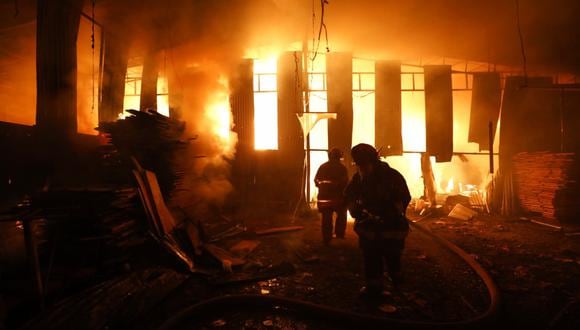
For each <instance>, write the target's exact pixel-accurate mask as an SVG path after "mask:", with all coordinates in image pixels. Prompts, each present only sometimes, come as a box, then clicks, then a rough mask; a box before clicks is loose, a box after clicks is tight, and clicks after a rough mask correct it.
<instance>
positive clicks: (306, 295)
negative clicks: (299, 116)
mask: <svg viewBox="0 0 580 330" xmlns="http://www.w3.org/2000/svg"><path fill="white" fill-rule="evenodd" d="M265 223H268V224H269V225H271V226H274V225H288V224H298V225H304V226H305V230H303V231H299V232H295V233H288V234H281V235H275V236H270V237H265V238H261V239H260V244H259V246H258V247H257V248H256V249H255V250H254V251H253V252H252V253H251V254H249V255H248V258H249V259H250V260H252V262H254V263H257V264H260V265H270V264H276V263H279V262H281V261H286V262H289V263H291V264H292V265H294V267H295V272H294V273H293V274H291V275H287V276H279V277H276V278H273V279H270V280H266V281H257V282H254V283H249V284H244V285H230V286H224V287H218V288H213V289H208V288H206V289H205V295H207V296H216V295H223V294H238V293H248V294H263V295H281V296H285V297H292V298H297V299H301V300H305V301H309V302H314V303H318V304H323V305H328V306H332V307H337V308H341V309H344V310H349V311H356V312H360V313H365V314H371V315H375V316H384V317H389V318H399V319H409V320H423V321H437V322H438V321H452V320H461V319H467V318H470V317H473V316H475V315H477V314H479V313H482V312H483V311H484V310H485V309H486V307H487V305H488V298H487V292H486V290H485V287H484V286H483V283H482V282H481V280H480V279H479V278H478V277H477V276H476V275H475V274H474V273H473V272H472V270H471V269H470V268H469V267H468V266H466V264H465V263H464V262H463V261H462V260H461V259H460V258H458V257H457V256H455V255H454V254H452V253H450V252H449V251H447V250H446V249H444V248H442V247H441V246H440V245H438V244H437V243H435V242H434V241H433V240H432V239H431V238H430V237H429V236H427V235H425V234H422V233H421V232H419V231H417V230H414V231H412V232H411V233H410V235H409V237H408V239H407V245H406V249H405V252H404V256H403V264H404V271H403V273H404V277H405V282H404V284H403V286H402V287H401V288H400V289H399V290H394V289H393V288H392V287H391V286H390V283H389V281H388V279H385V283H386V285H387V291H388V292H389V294H390V295H389V296H387V297H386V298H385V299H384V301H382V302H381V303H379V304H368V303H366V302H365V301H364V300H363V299H361V298H360V297H359V294H358V290H359V288H360V286H362V285H363V273H362V261H361V254H360V250H359V249H358V246H357V238H356V234H354V233H353V231H352V224H351V223H349V228H348V230H347V236H346V239H345V240H338V239H334V240H333V241H332V243H331V245H330V246H329V247H326V246H324V245H322V244H321V237H320V236H321V235H320V229H319V225H320V221H319V219H318V217H314V218H309V219H297V220H292V219H289V218H288V217H276V218H269V219H253V220H248V221H247V225H248V226H250V227H251V226H256V227H260V226H264V224H265ZM420 224H421V225H423V226H425V227H427V228H429V229H431V230H432V231H433V232H435V233H437V234H439V235H441V236H442V237H444V238H446V239H448V240H450V241H452V242H454V243H456V244H457V245H459V246H460V247H462V248H463V249H465V250H466V251H467V252H468V253H470V254H471V255H472V256H473V257H474V258H475V259H476V260H477V261H479V262H480V263H481V264H482V265H483V266H484V268H485V269H486V270H487V271H488V272H489V273H490V274H491V275H492V277H493V278H494V279H495V281H496V283H497V284H498V286H499V288H500V290H501V292H502V297H503V304H502V308H501V311H500V315H499V320H498V323H499V324H502V326H508V327H510V328H514V327H515V328H520V327H522V328H523V327H526V328H529V329H577V328H578V325H579V320H578V317H577V315H580V313H579V311H580V305H579V304H578V298H579V297H580V296H579V293H580V291H579V287H578V285H579V284H578V281H577V279H578V275H580V259H579V258H578V251H579V249H578V248H579V245H578V241H577V237H568V236H565V235H564V234H563V233H562V232H554V231H552V230H550V229H545V228H544V227H541V226H539V225H536V224H532V223H530V222H524V221H520V220H517V221H516V220H510V219H504V218H498V217H491V216H479V217H477V218H476V219H473V220H469V221H460V220H455V219H450V218H447V217H441V218H430V219H422V220H421V222H420ZM236 243H237V241H236V240H232V241H230V242H227V244H225V246H226V247H228V246H233V245H235V244H236ZM298 255H301V256H302V257H301V258H300V257H298ZM304 255H307V256H309V257H314V258H311V259H313V260H312V261H310V262H304ZM188 290H189V291H188ZM184 292H185V296H194V295H196V293H197V294H198V296H199V292H200V289H199V286H198V285H192V287H191V288H189V289H187V288H186V289H185V291H184ZM179 300H180V298H179V297H176V298H175V301H174V302H172V303H170V305H172V304H175V305H173V306H175V307H177V306H178V305H180V303H179V302H178V301H179ZM197 326H198V327H202V328H207V329H212V328H224V329H239V328H246V329H267V328H271V327H275V328H309V329H310V328H314V329H319V328H320V329H326V328H337V327H339V326H340V325H338V324H333V323H332V322H331V321H329V320H303V319H301V318H300V316H299V315H295V316H290V317H289V316H287V315H284V314H276V313H266V314H264V313H260V312H252V313H245V312H244V313H241V312H240V313H236V312H234V313H229V312H228V313H217V314H216V315H213V316H211V317H209V316H208V318H207V319H206V320H203V321H200V323H198V324H197Z"/></svg>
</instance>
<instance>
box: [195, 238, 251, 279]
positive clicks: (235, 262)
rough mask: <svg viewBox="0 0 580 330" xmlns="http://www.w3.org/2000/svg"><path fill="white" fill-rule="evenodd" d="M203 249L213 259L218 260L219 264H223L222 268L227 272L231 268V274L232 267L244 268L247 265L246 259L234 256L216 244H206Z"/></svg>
mask: <svg viewBox="0 0 580 330" xmlns="http://www.w3.org/2000/svg"><path fill="white" fill-rule="evenodd" d="M203 249H204V250H205V251H206V252H207V253H209V254H210V255H211V256H212V257H214V258H216V259H217V260H218V261H219V262H221V263H222V267H223V268H224V270H226V271H227V270H228V268H230V269H229V270H230V272H231V267H236V266H242V265H243V264H245V263H246V260H245V259H242V258H238V257H236V256H234V255H233V254H231V253H229V252H228V251H227V250H224V249H222V248H220V247H219V246H217V245H215V244H211V243H209V244H204V245H203Z"/></svg>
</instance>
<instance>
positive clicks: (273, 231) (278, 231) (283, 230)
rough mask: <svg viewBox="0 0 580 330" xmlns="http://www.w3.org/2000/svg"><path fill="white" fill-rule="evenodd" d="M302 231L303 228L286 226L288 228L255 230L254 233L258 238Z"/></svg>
mask: <svg viewBox="0 0 580 330" xmlns="http://www.w3.org/2000/svg"><path fill="white" fill-rule="evenodd" d="M302 229H304V226H288V227H275V228H268V229H262V230H256V231H255V233H256V235H258V236H263V235H271V234H281V233H288V232H292V231H298V230H302Z"/></svg>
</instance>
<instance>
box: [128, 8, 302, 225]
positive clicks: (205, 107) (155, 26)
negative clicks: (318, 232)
mask: <svg viewBox="0 0 580 330" xmlns="http://www.w3.org/2000/svg"><path fill="white" fill-rule="evenodd" d="M138 7H139V8H145V7H146V6H143V5H142V4H140V5H139V6H138ZM133 14H134V16H133V18H132V19H131V20H130V21H128V22H127V21H126V22H125V23H124V24H129V25H130V26H125V28H124V30H126V31H132V32H133V34H132V35H131V36H130V38H132V39H133V40H132V44H133V45H134V47H133V50H132V53H133V54H136V55H139V54H141V55H142V54H143V52H144V51H145V50H148V49H155V50H157V51H159V52H160V53H161V54H162V56H160V58H162V60H161V61H162V63H161V64H160V66H162V67H163V68H164V70H163V71H164V72H165V74H166V75H167V76H168V77H167V78H168V81H169V82H170V85H169V93H170V94H171V95H170V100H171V99H175V98H177V99H178V102H177V103H178V104H179V109H177V111H178V112H179V114H180V119H181V120H183V121H185V122H186V134H187V136H186V137H185V138H195V139H194V140H192V141H191V142H190V145H189V147H188V148H187V149H186V151H185V152H184V153H182V154H180V155H178V158H177V159H176V160H175V163H176V164H178V167H180V168H181V169H182V177H181V180H180V181H181V184H180V186H179V187H178V188H177V189H176V191H175V193H174V194H173V195H172V198H171V202H172V204H174V205H176V206H180V207H182V208H184V209H185V210H186V211H188V213H190V214H195V215H197V216H199V217H204V216H206V215H207V214H208V212H210V211H212V209H213V208H215V207H219V206H220V205H223V203H224V201H225V199H226V197H227V196H228V194H229V193H230V192H231V191H232V190H233V187H232V184H231V182H230V180H229V176H230V163H231V160H232V159H233V158H234V157H235V145H236V142H237V137H236V135H235V133H234V132H233V131H232V129H233V121H232V115H231V109H230V101H229V95H230V94H231V88H232V86H231V85H230V84H231V82H232V81H233V80H234V79H233V78H234V77H235V76H236V75H237V74H238V72H237V70H238V67H239V64H240V63H241V61H242V60H243V58H244V57H246V56H247V55H248V54H254V55H255V54H257V53H266V52H267V53H271V52H276V51H279V50H280V49H286V48H287V47H288V46H289V45H290V44H291V43H292V41H293V40H297V39H296V38H297V36H298V35H303V32H302V31H298V32H299V33H296V31H294V30H293V29H292V24H291V23H292V22H295V17H294V16H293V15H294V13H293V12H292V11H291V10H284V9H282V8H281V7H279V6H278V5H277V4H276V3H275V2H271V1H197V2H193V1H177V0H175V1H168V2H166V3H159V2H155V3H152V4H151V7H148V10H143V9H141V10H139V11H138V12H134V13H133ZM135 24H136V25H135ZM125 37H128V36H125ZM170 103H171V102H170ZM170 106H172V104H170Z"/></svg>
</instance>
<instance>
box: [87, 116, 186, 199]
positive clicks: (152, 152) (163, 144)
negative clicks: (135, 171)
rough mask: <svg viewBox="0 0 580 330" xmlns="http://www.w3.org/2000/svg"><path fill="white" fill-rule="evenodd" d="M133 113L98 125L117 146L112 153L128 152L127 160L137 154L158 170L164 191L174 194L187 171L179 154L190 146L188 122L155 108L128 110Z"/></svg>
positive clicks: (138, 158) (150, 167) (150, 166)
mask: <svg viewBox="0 0 580 330" xmlns="http://www.w3.org/2000/svg"><path fill="white" fill-rule="evenodd" d="M126 112H127V113H129V114H130V116H128V117H126V118H125V119H121V120H117V121H115V122H110V123H109V122H105V123H101V126H99V127H97V130H99V131H100V132H101V133H104V134H106V136H107V137H108V139H109V143H110V144H111V145H112V146H113V147H114V149H111V150H109V152H110V153H114V152H115V153H118V154H120V155H124V157H125V158H126V159H125V162H126V163H129V164H130V161H129V158H130V157H135V158H136V159H137V160H138V161H139V163H140V164H141V165H142V166H143V167H144V168H145V169H147V170H150V171H152V172H154V173H155V174H156V175H157V178H158V180H159V185H160V187H161V191H162V193H163V194H164V195H165V196H171V194H172V192H173V191H174V190H175V188H176V186H177V185H178V184H179V182H180V179H181V176H182V174H183V171H184V169H183V164H181V162H179V161H177V160H176V157H177V154H178V153H180V152H183V150H184V149H185V148H186V147H187V145H188V142H189V141H188V140H184V139H183V136H184V131H185V123H184V122H180V121H177V120H174V119H171V118H168V117H165V116H163V115H160V114H159V113H157V112H155V111H137V110H127V111H126Z"/></svg>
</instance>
